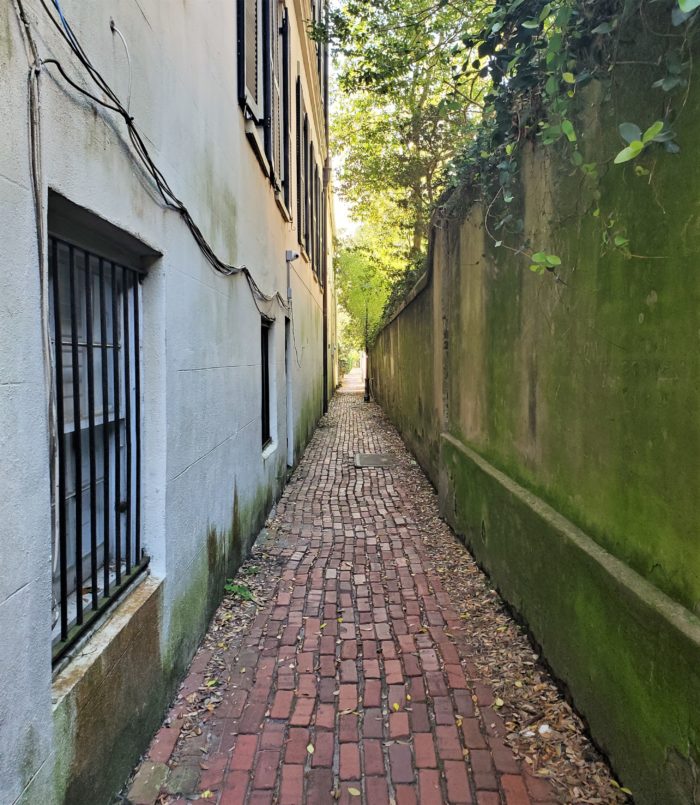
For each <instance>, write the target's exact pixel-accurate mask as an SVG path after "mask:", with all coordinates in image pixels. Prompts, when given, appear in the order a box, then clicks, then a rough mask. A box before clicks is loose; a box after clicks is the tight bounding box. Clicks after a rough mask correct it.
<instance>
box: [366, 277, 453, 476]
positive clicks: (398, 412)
mask: <svg viewBox="0 0 700 805" xmlns="http://www.w3.org/2000/svg"><path fill="white" fill-rule="evenodd" d="M432 309H433V289H432V286H429V287H427V288H426V289H425V290H423V291H422V292H420V291H419V292H418V294H417V295H416V297H415V300H414V301H412V302H411V303H410V304H409V305H407V306H406V307H405V308H404V309H403V311H402V312H401V313H400V314H399V315H398V316H397V317H396V318H395V319H394V321H393V324H392V325H391V326H389V327H387V328H385V329H384V330H382V332H380V334H379V336H378V337H377V343H376V346H375V348H374V350H373V352H372V355H371V361H372V364H371V368H370V375H371V382H372V389H371V390H372V394H373V395H374V396H375V398H377V399H378V400H380V401H381V402H382V404H383V405H384V406H385V408H387V410H390V411H391V412H392V414H393V416H394V417H395V420H396V424H397V425H398V427H399V428H400V430H401V432H402V433H403V434H404V435H405V437H406V438H407V439H408V440H409V441H410V443H411V445H412V447H413V449H414V453H415V455H416V458H417V459H418V462H419V463H420V465H421V466H422V467H423V468H424V469H425V471H426V472H427V473H428V475H429V476H431V477H434V476H435V475H436V474H437V471H438V458H439V452H440V444H439V430H436V429H435V427H434V422H435V419H436V415H437V405H436V400H435V388H436V383H435V364H434V354H435V333H434V331H433V322H432Z"/></svg>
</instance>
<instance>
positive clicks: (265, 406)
mask: <svg viewBox="0 0 700 805" xmlns="http://www.w3.org/2000/svg"><path fill="white" fill-rule="evenodd" d="M260 365H261V375H262V389H261V395H262V397H261V417H262V446H263V447H267V445H268V444H270V442H271V441H272V435H271V433H270V325H269V324H268V323H267V322H262V324H261V326H260Z"/></svg>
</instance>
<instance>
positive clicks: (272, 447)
mask: <svg viewBox="0 0 700 805" xmlns="http://www.w3.org/2000/svg"><path fill="white" fill-rule="evenodd" d="M276 452H277V442H275V441H270V442H268V443H267V444H266V445H265V447H263V451H262V457H263V461H265V460H266V459H268V458H270V456H273V455H274V454H275V453H276Z"/></svg>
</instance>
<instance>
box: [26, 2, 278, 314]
mask: <svg viewBox="0 0 700 805" xmlns="http://www.w3.org/2000/svg"><path fill="white" fill-rule="evenodd" d="M41 5H42V6H43V8H44V11H45V12H46V14H47V15H48V17H49V19H50V20H51V22H52V23H53V25H54V27H55V28H56V30H57V31H58V33H59V34H60V35H61V37H62V38H63V39H64V40H65V42H66V43H67V44H68V47H69V48H70V50H71V51H72V52H73V54H74V55H75V56H76V58H77V59H78V61H79V62H80V63H81V64H82V65H83V67H84V68H85V69H86V70H87V72H88V74H89V76H90V78H91V79H92V81H93V83H95V84H96V85H97V87H98V88H99V89H100V90H101V91H102V92H103V93H104V94H105V95H106V96H107V97H108V98H109V99H110V100H111V101H112V103H111V104H110V103H107V102H106V101H103V100H101V99H100V98H98V97H97V96H95V95H93V94H92V93H90V92H88V91H87V90H85V89H83V88H82V87H80V86H79V85H78V84H77V83H76V82H75V81H73V80H72V79H71V78H70V77H69V76H68V75H67V73H66V71H65V70H64V69H63V66H62V65H61V64H60V62H59V61H58V60H57V59H44V60H43V62H42V63H43V64H53V65H55V66H56V67H57V68H58V71H59V73H60V74H61V76H62V77H63V79H64V80H65V81H66V82H67V83H68V84H69V85H70V86H71V87H73V88H74V89H75V90H77V91H78V92H80V93H81V94H82V95H84V96H86V97H87V98H89V99H90V100H91V101H93V102H94V103H96V104H99V105H100V106H102V107H104V108H105V109H109V110H110V111H112V112H116V113H117V114H119V115H121V117H122V118H123V119H124V122H125V124H126V126H127V130H128V133H129V139H130V141H131V143H132V145H133V147H134V150H135V152H136V155H137V156H138V159H139V161H140V162H141V164H142V166H143V167H144V169H145V170H146V172H147V173H148V174H149V176H150V177H151V179H152V180H153V182H154V183H155V185H156V187H157V189H158V192H159V193H160V195H161V197H162V199H163V202H164V203H165V205H166V206H167V207H168V208H170V209H173V210H175V211H176V212H178V213H179V214H180V216H181V218H182V219H183V221H184V222H185V224H186V225H187V227H188V229H189V230H190V232H191V234H192V236H193V238H194V240H195V241H196V243H197V245H198V246H199V249H200V250H201V252H202V253H203V255H204V257H205V258H206V260H207V262H208V263H209V264H210V265H211V266H212V268H213V269H214V270H216V271H218V272H219V273H220V274H223V275H224V276H228V277H230V276H233V275H235V274H244V275H245V277H246V280H247V282H248V287H249V289H250V291H251V294H252V296H253V300H254V301H255V306H256V307H257V308H258V311H259V312H260V313H261V314H262V313H263V311H261V310H260V308H259V307H258V304H257V300H256V298H257V299H260V300H262V301H264V302H273V301H277V302H278V303H279V304H280V306H281V307H282V308H283V309H284V310H288V309H289V306H288V304H287V302H286V301H285V300H284V298H283V297H282V295H281V294H280V293H279V291H276V292H275V293H274V294H266V293H264V292H263V291H262V290H261V288H260V286H259V285H258V283H257V282H256V281H255V278H254V277H253V275H252V274H251V273H250V271H249V269H248V267H247V266H234V265H230V264H228V263H226V262H225V261H223V260H221V259H220V258H219V257H218V255H217V254H216V252H215V251H214V249H213V248H212V247H211V245H210V244H209V243H208V241H207V240H206V238H205V237H204V235H203V234H202V231H201V229H200V228H199V227H198V226H197V224H196V223H195V221H194V219H193V218H192V216H191V215H190V212H189V210H188V209H187V207H186V206H185V205H184V203H183V202H182V201H181V200H180V199H179V198H178V197H177V195H176V194H175V192H174V191H173V190H172V188H171V187H170V185H169V184H168V182H167V180H166V178H165V177H164V176H163V174H162V172H161V171H160V169H159V168H158V166H157V165H156V164H155V162H154V161H153V158H152V157H151V155H150V152H149V151H148V148H147V147H146V144H145V143H144V141H143V138H142V137H141V134H140V133H139V131H138V129H137V128H136V125H135V123H134V119H133V117H132V116H131V115H130V114H129V112H128V111H127V109H125V108H124V106H123V104H122V103H121V101H120V100H119V97H118V96H117V94H116V93H115V92H114V91H113V90H112V88H111V87H110V86H109V84H108V83H107V81H106V79H105V78H104V77H103V76H102V75H101V73H100V72H99V70H97V68H96V67H95V66H94V65H93V64H92V62H91V61H90V59H89V58H88V56H87V54H86V53H85V50H84V49H83V47H82V46H81V45H80V42H79V40H78V38H77V36H76V35H75V33H74V32H73V29H72V28H71V27H70V24H69V23H68V21H67V20H66V19H65V16H64V15H63V14H61V19H62V21H63V23H64V24H65V28H64V25H62V24H61V23H60V22H59V21H58V20H57V19H56V18H55V16H54V15H53V13H52V12H51V10H50V9H49V7H48V6H47V4H46V1H45V0H41Z"/></svg>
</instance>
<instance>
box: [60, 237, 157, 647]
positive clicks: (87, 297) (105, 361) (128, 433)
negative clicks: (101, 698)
mask: <svg viewBox="0 0 700 805" xmlns="http://www.w3.org/2000/svg"><path fill="white" fill-rule="evenodd" d="M49 277H50V297H51V299H50V311H51V333H52V336H53V338H52V359H53V372H54V390H55V394H54V396H55V413H56V454H57V455H56V483H55V490H54V496H53V500H52V508H53V514H54V523H55V529H54V540H53V552H52V553H53V613H54V617H53V624H54V625H53V643H54V649H53V654H54V660H58V659H60V657H61V656H63V654H65V652H66V651H67V650H68V649H69V648H70V646H71V645H72V644H73V643H74V642H75V641H76V640H77V639H78V638H79V637H80V635H81V634H82V633H83V632H84V631H85V629H87V628H88V627H89V626H90V625H91V624H92V623H93V621H94V620H95V618H96V617H97V616H98V615H99V614H100V613H101V612H102V611H103V610H104V609H105V608H106V607H107V606H108V605H109V604H110V603H111V601H112V600H113V599H114V598H115V597H116V596H117V595H118V594H119V593H120V592H121V591H122V590H123V589H124V588H125V587H126V586H128V584H129V583H130V582H131V581H132V580H133V579H134V578H135V577H136V576H137V575H138V574H139V573H140V571H141V570H143V569H144V567H145V565H146V563H147V560H146V559H145V558H144V555H143V551H142V548H141V435H140V434H141V428H140V423H141V366H140V287H139V272H138V271H137V270H135V269H132V268H129V267H127V266H124V265H120V264H118V263H115V262H113V261H111V260H109V259H107V258H104V257H101V256H99V255H97V254H94V253H92V252H89V251H87V250H85V249H83V248H81V247H79V246H77V245H74V244H72V243H67V242H65V241H63V240H60V239H58V238H56V237H51V238H50V239H49Z"/></svg>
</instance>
